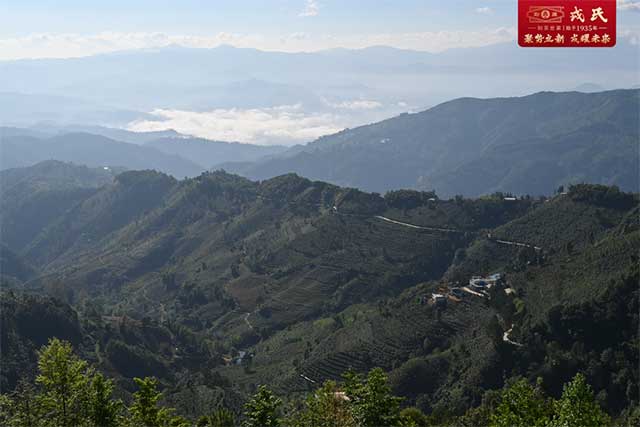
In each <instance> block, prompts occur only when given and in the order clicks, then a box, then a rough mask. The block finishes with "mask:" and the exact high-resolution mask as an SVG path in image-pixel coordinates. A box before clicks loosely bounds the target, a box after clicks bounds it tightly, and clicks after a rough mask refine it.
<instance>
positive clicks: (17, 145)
mask: <svg viewBox="0 0 640 427" xmlns="http://www.w3.org/2000/svg"><path fill="white" fill-rule="evenodd" d="M74 130H75V131H76V132H74V133H67V132H69V131H74ZM78 130H82V131H84V132H78ZM88 131H90V132H92V133H87V132H88ZM108 136H109V137H108ZM113 138H118V140H115V139H113ZM122 141H127V142H122ZM285 150H286V148H285V147H281V146H258V145H251V144H240V143H227V142H222V141H210V140H206V139H202V138H191V137H187V136H184V135H180V134H178V133H177V132H175V131H162V132H129V131H125V130H120V129H112V128H104V127H98V126H72V127H62V128H59V127H46V126H44V127H37V128H29V129H23V128H9V127H4V128H0V153H1V154H2V156H1V158H0V170H2V169H11V168H17V167H23V166H30V165H33V164H35V163H38V162H41V161H43V160H50V159H53V160H60V161H65V162H73V163H76V164H80V165H87V166H91V167H122V168H125V169H156V170H158V171H162V172H165V173H168V174H171V175H173V176H175V177H177V178H183V177H185V176H195V175H198V174H200V173H201V172H204V171H206V170H207V169H210V168H212V167H214V166H215V165H218V164H220V163H224V162H230V161H256V160H258V159H260V158H262V157H265V156H270V155H275V154H278V153H282V152H284V151H285Z"/></svg>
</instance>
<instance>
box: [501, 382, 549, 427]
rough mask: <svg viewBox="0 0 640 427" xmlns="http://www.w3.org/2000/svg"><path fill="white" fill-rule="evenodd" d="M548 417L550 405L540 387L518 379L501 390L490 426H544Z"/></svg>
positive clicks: (547, 421)
mask: <svg viewBox="0 0 640 427" xmlns="http://www.w3.org/2000/svg"><path fill="white" fill-rule="evenodd" d="M550 419H551V405H550V403H549V402H548V400H547V399H546V398H545V397H544V395H543V394H542V391H541V390H540V388H539V387H532V386H531V385H530V384H529V383H528V382H527V380H525V379H520V380H518V381H516V382H515V383H513V384H511V385H510V386H508V387H507V388H505V389H504V390H503V391H502V395H501V398H500V403H499V404H498V407H497V408H496V411H495V413H494V414H493V415H492V416H491V426H492V427H544V426H546V425H547V424H548V423H549V421H550Z"/></svg>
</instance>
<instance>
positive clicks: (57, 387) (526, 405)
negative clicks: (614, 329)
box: [0, 338, 640, 427]
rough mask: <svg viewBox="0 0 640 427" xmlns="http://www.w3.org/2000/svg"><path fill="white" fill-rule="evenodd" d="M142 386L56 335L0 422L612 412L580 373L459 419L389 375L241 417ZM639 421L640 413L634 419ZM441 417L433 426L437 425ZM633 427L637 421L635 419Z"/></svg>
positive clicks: (366, 426) (16, 426)
mask: <svg viewBox="0 0 640 427" xmlns="http://www.w3.org/2000/svg"><path fill="white" fill-rule="evenodd" d="M134 381H135V383H136V385H137V390H136V391H135V392H134V393H133V398H132V400H131V403H130V404H129V405H125V404H124V403H123V402H122V400H120V399H116V398H114V396H113V392H114V386H113V382H112V381H111V380H109V379H107V378H105V377H104V375H103V374H101V373H99V372H96V370H95V369H94V368H93V367H92V366H90V365H89V364H88V363H87V362H86V361H84V360H82V359H80V358H78V357H77V356H76V355H75V354H74V353H73V349H72V347H71V344H70V343H68V342H64V341H60V340H58V339H57V338H54V339H52V340H51V341H50V342H49V343H48V344H47V345H46V346H44V347H43V348H42V349H41V350H40V352H39V353H38V375H37V377H36V379H35V383H28V382H25V381H23V382H21V383H20V385H19V387H18V389H17V390H16V391H15V392H13V393H12V394H11V395H0V420H1V421H2V422H3V425H6V426H12V427H22V426H25V427H26V426H29V427H40V426H42V427H45V426H56V427H72V426H73V427H78V426H83V427H129V426H131V427H134V426H135V427H140V426H144V427H165V426H166V427H191V426H195V427H207V426H210V427H233V426H235V425H238V423H237V421H239V422H240V424H241V425H242V426H243V427H278V426H283V427H284V426H291V427H318V426H334V427H335V426H341V427H356V426H362V427H379V426H389V427H422V426H425V427H426V426H431V425H440V423H441V422H443V421H446V422H447V423H448V424H450V425H459V426H467V425H475V426H478V425H487V426H492V427H503V426H504V427H507V426H508V427H513V426H551V427H556V426H557V427H561V426H563V427H564V426H575V427H599V426H602V425H606V424H608V422H609V421H610V420H609V417H608V416H607V415H606V413H604V412H603V411H602V409H601V408H600V407H599V406H598V404H597V403H596V401H595V398H594V394H593V391H592V389H591V387H590V386H589V384H587V383H586V382H585V377H584V376H583V375H582V374H577V375H576V376H575V377H574V378H573V379H572V380H571V381H570V382H569V383H567V384H565V385H564V387H563V390H562V395H561V397H560V398H559V399H557V400H555V399H552V398H549V397H548V396H545V394H544V393H543V392H542V390H541V387H540V383H541V382H540V381H538V383H537V384H536V385H535V386H533V385H531V384H529V383H528V382H527V381H526V380H524V379H519V380H514V381H512V382H511V383H510V384H508V385H506V386H505V387H504V388H503V389H502V390H501V391H500V392H496V393H495V394H494V395H493V396H492V399H491V400H490V401H487V402H483V404H482V406H481V407H480V408H476V409H473V410H471V411H469V412H468V413H467V414H465V415H464V416H461V417H456V418H453V419H448V420H438V419H434V417H433V416H426V415H425V414H424V413H422V411H420V409H418V408H415V407H406V408H404V409H401V402H402V401H403V399H402V398H401V397H397V396H394V395H393V394H392V392H391V387H390V386H389V384H388V381H387V377H386V375H385V374H384V372H383V371H382V370H381V369H379V368H376V369H373V370H371V371H370V372H369V373H368V374H367V375H359V374H356V373H354V372H347V373H345V374H344V375H343V381H341V382H339V383H337V382H335V381H326V382H325V383H324V384H322V386H321V387H319V388H317V389H316V390H314V391H312V392H311V393H309V394H308V396H307V397H306V398H305V399H304V400H302V401H284V400H283V399H281V398H280V397H278V396H276V395H275V394H274V393H273V392H272V391H271V390H269V388H268V387H267V386H265V385H261V386H260V387H258V390H257V392H256V393H255V394H254V395H253V396H251V397H250V398H249V399H248V401H247V402H246V403H245V404H244V411H243V412H242V414H240V415H237V414H234V413H233V412H232V411H230V410H229V409H227V408H224V407H221V408H220V407H219V408H216V409H215V410H213V411H212V412H211V413H209V414H206V415H201V416H200V417H198V418H197V420H189V419H187V418H184V417H182V416H180V415H178V414H176V413H175V409H174V408H170V407H166V406H164V405H163V402H162V400H163V395H162V392H161V391H159V390H158V381H157V380H156V379H155V378H153V377H146V378H134ZM637 421H640V412H638V411H636V412H635V413H634V414H633V415H632V418H630V419H629V422H630V423H635V422H637ZM434 422H435V424H434ZM630 425H632V424H630Z"/></svg>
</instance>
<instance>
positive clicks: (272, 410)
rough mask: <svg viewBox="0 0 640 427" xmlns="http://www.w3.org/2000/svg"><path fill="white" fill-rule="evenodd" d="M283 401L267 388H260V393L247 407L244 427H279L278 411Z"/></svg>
mask: <svg viewBox="0 0 640 427" xmlns="http://www.w3.org/2000/svg"><path fill="white" fill-rule="evenodd" d="M281 405H282V400H281V399H280V398H279V397H276V395H274V394H273V392H272V391H271V390H269V389H268V388H267V387H266V386H264V385H261V386H260V387H258V392H257V393H256V394H255V395H254V396H253V397H252V398H251V400H249V401H248V402H247V403H246V404H245V405H244V408H245V413H244V415H245V417H246V419H245V421H244V422H243V423H242V425H243V426H244V427H279V426H280V418H279V415H278V411H279V409H280V406H281Z"/></svg>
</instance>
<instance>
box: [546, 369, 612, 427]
mask: <svg viewBox="0 0 640 427" xmlns="http://www.w3.org/2000/svg"><path fill="white" fill-rule="evenodd" d="M553 407H554V416H553V420H552V421H551V424H550V425H551V426H552V427H600V426H604V425H608V424H609V422H610V420H609V417H608V415H607V414H605V413H604V412H603V411H602V409H600V406H598V404H597V403H596V401H595V399H594V396H593V390H591V386H590V385H589V384H587V380H586V379H585V377H584V375H582V374H577V375H576V376H575V377H574V378H573V380H572V381H571V382H570V383H567V384H565V385H564V389H563V391H562V397H561V398H560V400H557V401H555V402H554V404H553Z"/></svg>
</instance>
